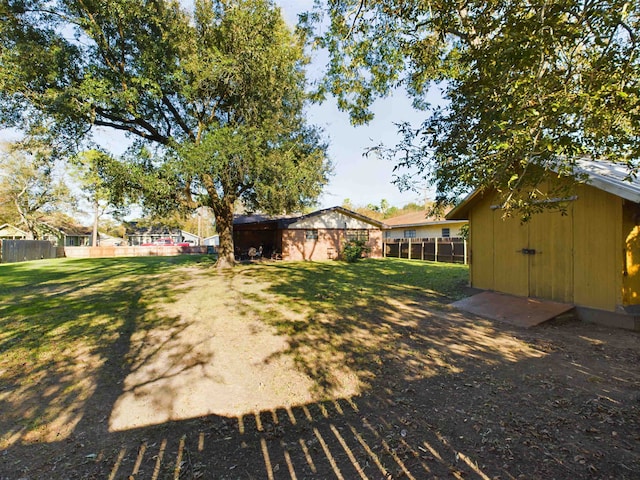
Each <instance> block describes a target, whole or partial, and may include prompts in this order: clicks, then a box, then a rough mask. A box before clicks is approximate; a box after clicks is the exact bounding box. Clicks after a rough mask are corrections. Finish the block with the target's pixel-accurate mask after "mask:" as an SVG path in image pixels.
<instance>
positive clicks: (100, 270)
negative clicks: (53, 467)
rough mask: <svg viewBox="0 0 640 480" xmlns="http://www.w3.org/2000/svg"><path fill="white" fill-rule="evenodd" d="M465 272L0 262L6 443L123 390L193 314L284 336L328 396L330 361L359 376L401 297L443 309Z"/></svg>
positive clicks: (316, 265)
mask: <svg viewBox="0 0 640 480" xmlns="http://www.w3.org/2000/svg"><path fill="white" fill-rule="evenodd" d="M467 276H468V269H467V267H466V266H462V265H451V264H435V263H428V262H417V261H408V260H398V259H379V260H364V261H360V262H357V263H354V264H347V263H343V262H305V263H287V262H280V263H256V264H250V265H241V266H238V267H236V268H234V269H232V270H229V271H224V272H218V271H217V270H215V269H214V268H213V263H212V262H211V260H210V259H209V258H208V257H205V256H179V257H135V258H118V259H113V258H111V259H58V260H45V261H38V262H26V263H15V264H5V265H0V381H1V385H0V387H1V388H0V410H1V411H3V412H14V414H15V415H14V416H13V418H5V420H4V421H3V420H0V435H1V436H0V448H2V446H3V445H9V444H11V443H12V442H14V441H17V440H18V439H20V440H30V439H31V440H42V439H44V440H46V439H51V438H52V436H55V435H60V434H61V433H60V432H63V434H64V429H65V428H67V429H72V428H73V426H74V425H75V424H76V423H77V422H78V421H80V419H81V417H82V415H83V411H85V410H86V409H87V408H88V407H87V405H88V403H89V402H90V401H91V398H92V396H93V395H94V393H95V392H96V390H97V389H100V388H104V387H105V386H107V387H108V386H109V385H114V386H115V385H119V384H120V383H122V381H123V379H124V378H125V377H126V376H127V374H129V373H130V371H131V369H132V366H131V365H132V364H135V363H136V362H139V359H138V357H139V356H140V352H141V351H142V350H141V349H142V344H143V343H144V341H147V340H144V341H143V339H144V338H145V335H146V333H147V332H151V331H159V330H163V329H164V330H166V331H173V330H172V329H175V326H176V325H177V324H180V323H181V322H182V323H184V322H185V319H186V318H189V319H196V318H198V317H199V316H200V317H202V316H206V317H207V318H217V317H225V318H231V317H233V318H232V319H233V320H234V321H237V322H242V321H244V320H245V319H250V320H251V321H253V322H259V323H260V324H264V325H265V326H268V328H271V329H274V330H275V331H276V332H277V334H278V335H282V336H285V337H286V338H287V342H288V345H289V349H288V351H287V352H285V353H286V354H287V355H290V356H291V358H293V359H294V361H295V362H296V365H297V367H298V368H299V369H300V370H301V371H303V372H304V373H305V374H306V375H308V376H309V377H311V378H313V379H314V380H315V381H317V383H318V388H319V389H320V390H322V389H325V390H330V389H331V388H332V387H334V386H335V383H336V379H335V378H334V377H335V372H334V370H332V362H333V363H335V361H336V360H338V361H339V362H343V363H344V362H346V364H348V365H349V366H350V368H353V369H354V371H358V370H364V369H366V364H367V362H371V361H374V359H375V355H376V352H377V351H378V350H379V349H384V348H385V345H384V341H383V340H384V335H386V334H387V333H388V330H389V327H388V325H386V324H385V322H388V319H389V318H391V317H393V316H394V315H395V312H394V308H395V306H394V305H395V303H394V302H401V303H402V304H403V305H405V306H406V305H410V304H412V303H413V304H420V305H422V306H426V307H436V308H437V307H439V306H441V305H443V304H444V303H446V302H449V301H451V300H453V299H458V298H461V296H463V294H462V292H463V288H464V286H465V285H466V283H467ZM185 299H188V300H185ZM172 305H173V307H172ZM247 321H248V320H247ZM378 329H379V330H378ZM360 331H362V332H368V334H372V337H371V339H370V341H368V342H366V343H363V344H362V345H350V344H347V342H351V341H352V340H351V339H349V335H347V334H354V333H358V332H360ZM376 334H378V335H377V337H376ZM376 338H378V340H376ZM310 346H313V354H310V348H309V347H310ZM116 395H117V392H116ZM5 421H6V422H7V423H4V422H5Z"/></svg>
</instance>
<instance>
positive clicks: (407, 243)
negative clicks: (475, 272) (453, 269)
mask: <svg viewBox="0 0 640 480" xmlns="http://www.w3.org/2000/svg"><path fill="white" fill-rule="evenodd" d="M383 252H384V256H385V257H392V258H408V259H409V260H430V261H432V262H445V263H464V264H465V265H466V264H467V261H468V259H467V241H466V240H465V239H464V238H397V239H385V241H384V245H383Z"/></svg>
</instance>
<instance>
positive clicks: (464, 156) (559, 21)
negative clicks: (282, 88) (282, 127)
mask: <svg viewBox="0 0 640 480" xmlns="http://www.w3.org/2000/svg"><path fill="white" fill-rule="evenodd" d="M639 14H640V6H639V3H638V2H637V1H627V0H597V1H596V0H527V1H521V0H492V1H486V0H482V1H475V0H456V1H438V0H435V1H431V0H367V1H365V0H327V1H326V2H316V8H315V11H314V12H313V13H312V14H307V15H305V16H304V17H303V19H302V20H303V25H304V26H305V27H306V28H307V30H308V31H309V33H312V32H313V31H315V32H317V33H316V36H315V38H313V37H311V38H312V40H313V42H314V45H316V46H318V47H320V48H324V49H326V50H327V51H328V53H329V65H328V69H327V74H326V76H325V78H324V79H323V81H322V83H321V84H320V86H319V89H318V94H319V96H321V97H322V96H324V95H326V94H327V93H332V94H334V95H336V96H337V99H338V105H339V107H340V108H342V109H343V110H347V111H348V112H349V113H350V114H351V118H352V121H353V122H354V123H362V122H367V121H368V120H370V119H371V110H370V106H371V105H372V103H373V102H374V101H375V99H377V98H379V97H382V96H385V95H387V94H389V93H390V92H391V91H392V90H393V89H394V88H396V87H405V88H406V90H407V91H408V92H409V94H410V95H412V97H413V99H414V101H415V102H414V103H415V105H416V107H418V108H422V109H424V110H425V112H426V113H425V121H424V123H423V124H422V125H420V126H412V125H408V124H401V125H399V127H400V128H399V133H400V134H401V139H400V141H399V143H398V144H397V145H396V146H391V147H390V146H384V147H378V148H377V150H378V151H381V152H383V153H385V154H387V155H389V156H393V157H395V158H396V159H397V161H398V168H399V172H400V173H401V172H402V171H403V170H402V169H403V167H407V168H408V170H404V172H406V173H408V174H409V175H400V176H399V180H400V182H401V183H402V182H407V183H408V182H409V181H410V180H411V179H412V178H411V175H412V174H413V173H412V172H411V171H412V170H415V169H417V171H418V172H420V173H421V174H422V176H423V177H424V178H427V179H428V180H430V181H433V182H434V183H435V184H436V187H437V196H438V200H439V201H440V203H447V202H450V201H452V200H454V199H455V198H456V197H458V196H459V195H460V194H462V193H464V192H468V191H469V189H471V188H476V187H480V188H495V189H497V190H498V191H500V192H501V193H502V194H503V199H504V201H505V205H506V206H507V207H514V208H518V209H524V210H527V209H528V208H533V207H535V206H536V205H538V206H539V205H543V204H545V203H544V202H540V200H541V195H542V194H541V193H540V191H539V190H538V189H537V188H536V187H537V186H538V185H539V184H540V182H541V181H543V180H544V178H545V176H546V175H549V172H551V171H554V172H559V173H560V174H567V175H568V174H570V173H571V172H572V169H573V165H574V162H575V160H576V159H577V158H579V157H592V158H595V157H597V158H599V159H607V160H610V161H616V162H625V163H627V165H628V166H629V168H630V172H631V174H632V175H635V174H636V173H637V172H638V162H639V161H640V96H639V92H640V55H639V54H640V43H639V42H640V37H639V35H640V20H639ZM433 89H439V90H440V91H441V93H442V95H443V97H444V99H445V103H444V105H429V104H428V100H429V92H430V90H431V91H432V92H433ZM415 178H417V177H416V176H414V177H413V179H415ZM557 193H558V192H553V191H551V192H548V195H550V196H554V195H556V194H557Z"/></svg>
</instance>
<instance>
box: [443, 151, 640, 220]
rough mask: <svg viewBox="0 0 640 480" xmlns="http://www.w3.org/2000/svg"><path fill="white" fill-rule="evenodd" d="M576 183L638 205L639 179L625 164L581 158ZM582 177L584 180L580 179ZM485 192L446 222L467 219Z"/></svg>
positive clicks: (471, 197) (476, 194) (479, 191)
mask: <svg viewBox="0 0 640 480" xmlns="http://www.w3.org/2000/svg"><path fill="white" fill-rule="evenodd" d="M575 171H576V177H577V180H578V183H582V184H585V185H590V186H592V187H594V188H597V189H599V190H603V191H605V192H607V193H610V194H612V195H616V196H618V197H620V198H623V199H625V200H629V201H631V202H634V203H640V179H638V178H637V177H635V176H634V175H632V174H631V172H630V171H629V169H628V167H627V166H626V164H623V163H613V162H605V161H601V160H591V159H589V158H581V159H578V160H577V161H576V167H575ZM581 177H584V178H581ZM485 192H486V190H482V189H476V190H474V191H473V192H471V193H470V194H469V195H467V197H465V198H464V200H462V201H461V202H460V203H459V204H458V205H456V207H455V208H453V210H451V211H450V212H449V213H448V214H447V215H446V217H445V218H446V219H447V220H463V219H468V218H469V211H470V210H471V207H472V206H473V204H474V203H475V202H476V201H477V200H479V199H481V198H482V196H483V194H484V193H485Z"/></svg>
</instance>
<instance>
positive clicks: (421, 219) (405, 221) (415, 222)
mask: <svg viewBox="0 0 640 480" xmlns="http://www.w3.org/2000/svg"><path fill="white" fill-rule="evenodd" d="M453 222H455V220H447V219H445V218H444V217H443V216H433V215H432V216H427V212H426V210H421V211H419V212H410V213H406V214H404V215H399V216H397V217H393V218H387V219H386V220H385V221H384V223H385V226H386V227H387V228H401V227H420V226H424V225H440V224H446V223H453Z"/></svg>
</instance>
